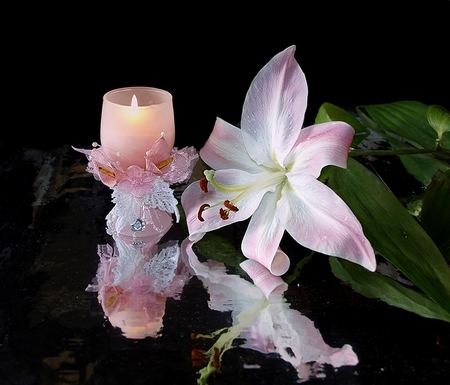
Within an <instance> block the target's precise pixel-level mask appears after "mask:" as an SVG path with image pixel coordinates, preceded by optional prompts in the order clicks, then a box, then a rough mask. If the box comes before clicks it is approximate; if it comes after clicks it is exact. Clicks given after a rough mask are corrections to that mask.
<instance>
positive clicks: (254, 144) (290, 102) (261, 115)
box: [241, 46, 308, 168]
mask: <svg viewBox="0 0 450 385" xmlns="http://www.w3.org/2000/svg"><path fill="white" fill-rule="evenodd" d="M294 53H295V46H291V47H288V48H287V49H285V50H284V51H282V52H280V53H279V54H277V55H275V56H274V57H273V58H272V60H270V61H269V63H267V64H266V65H265V66H264V67H263V68H262V69H261V71H259V73H258V74H257V75H256V77H255V78H254V79H253V81H252V83H251V85H250V88H249V90H248V92H247V95H246V98H245V101H244V106H243V109H242V119H241V128H242V131H243V133H244V135H243V139H244V142H245V148H246V149H247V151H248V153H249V154H250V157H251V158H252V159H254V160H255V162H257V163H258V164H260V165H264V166H267V167H272V168H273V167H274V161H275V166H276V165H281V164H283V161H284V158H285V157H286V155H287V154H288V153H289V151H290V150H291V148H292V146H293V145H294V143H295V142H296V140H297V137H298V134H299V131H300V130H301V127H302V125H303V120H304V115H305V110H306V104H307V95H308V88H307V83H306V79H305V75H304V73H303V71H302V70H301V69H300V66H299V65H298V63H297V62H296V61H295V58H294Z"/></svg>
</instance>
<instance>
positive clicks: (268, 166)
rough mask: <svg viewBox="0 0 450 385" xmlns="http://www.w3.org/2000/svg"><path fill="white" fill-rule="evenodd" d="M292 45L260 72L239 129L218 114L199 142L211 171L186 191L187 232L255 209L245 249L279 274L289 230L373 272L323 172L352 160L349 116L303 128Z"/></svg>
mask: <svg viewBox="0 0 450 385" xmlns="http://www.w3.org/2000/svg"><path fill="white" fill-rule="evenodd" d="M294 52H295V46H291V47H289V48H287V49H286V50H284V51H282V52H280V53H279V54H277V55H276V56H275V57H274V58H273V59H272V60H270V62H269V63H268V64H267V65H266V66H265V67H264V68H263V69H262V70H261V71H260V72H259V73H258V74H257V76H256V77H255V79H254V80H253V82H252V83H251V85H250V88H249V90H248V93H247V95H246V98H245V101H244V105H243V111H242V119H241V124H240V128H238V127H235V126H233V125H231V124H229V123H227V122H225V121H223V120H222V119H220V118H218V119H217V120H216V124H215V126H214V129H213V131H212V133H211V135H210V137H209V139H208V140H207V142H206V143H205V145H204V147H203V148H202V149H201V150H200V157H201V158H202V159H203V160H204V161H205V163H206V164H207V165H209V167H212V168H213V170H207V171H205V173H204V174H205V177H204V178H203V179H201V180H200V182H199V183H193V184H191V185H189V186H188V188H187V189H186V190H185V191H184V193H183V195H182V199H181V202H182V205H183V208H184V210H185V213H186V220H187V225H188V229H189V239H190V241H191V242H196V241H198V240H200V239H201V238H202V237H203V235H204V234H205V233H206V232H209V231H213V230H216V229H219V228H221V227H223V226H227V225H230V224H232V223H235V222H238V221H243V220H246V219H248V218H250V217H251V219H250V221H249V224H248V228H247V230H246V232H245V235H244V238H243V241H242V245H241V248H242V252H243V254H244V255H245V256H246V257H247V258H249V259H251V260H254V261H256V262H258V263H259V264H261V265H263V266H264V267H265V268H266V269H268V270H269V271H270V272H271V273H272V274H274V275H277V276H279V275H282V274H284V273H285V272H286V271H287V269H288V267H289V258H288V256H287V255H286V254H285V253H284V252H283V251H282V250H281V249H280V248H279V245H280V241H281V239H282V236H283V234H284V232H285V231H287V232H288V233H289V234H290V235H291V236H292V237H293V238H294V239H295V240H296V241H297V242H298V243H299V244H301V245H303V246H305V247H307V248H309V249H311V250H314V251H317V252H320V253H323V254H327V255H331V256H336V257H341V258H344V259H348V260H350V261H352V262H355V263H358V264H360V265H362V266H364V267H366V268H367V269H369V270H371V271H374V270H375V267H376V263H375V255H374V251H373V249H372V247H371V245H370V243H369V241H368V240H367V239H366V237H365V236H364V234H363V231H362V227H361V225H360V223H359V221H358V220H357V218H356V217H355V215H354V214H353V213H352V211H351V210H350V208H349V207H348V206H347V205H346V204H345V203H344V201H343V200H342V199H341V198H340V197H339V196H338V195H337V194H336V193H335V192H334V191H333V190H331V189H330V188H329V187H328V186H326V185H325V184H324V183H322V182H320V181H318V180H317V178H318V177H319V175H320V172H321V170H322V168H323V167H324V166H327V165H334V166H338V167H343V168H345V167H346V166H347V157H348V151H349V147H350V144H351V142H352V139H353V136H354V130H353V128H352V127H351V126H350V125H348V124H346V123H344V122H327V123H323V124H318V125H313V126H310V127H305V128H302V125H303V120H304V114H305V110H306V105H307V94H308V90H307V83H306V79H305V76H304V74H303V72H302V70H301V69H300V66H299V65H298V63H297V62H296V61H295V59H294ZM252 266H253V265H251V266H250V267H252ZM247 267H248V266H247ZM256 270H258V269H256ZM247 272H248V273H249V275H250V276H252V274H251V273H252V272H249V271H247Z"/></svg>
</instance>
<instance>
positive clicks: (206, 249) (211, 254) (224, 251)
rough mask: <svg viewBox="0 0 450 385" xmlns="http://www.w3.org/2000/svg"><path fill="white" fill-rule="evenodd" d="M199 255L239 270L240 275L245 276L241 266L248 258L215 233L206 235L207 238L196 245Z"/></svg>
mask: <svg viewBox="0 0 450 385" xmlns="http://www.w3.org/2000/svg"><path fill="white" fill-rule="evenodd" d="M195 248H196V251H197V253H198V254H200V255H202V256H203V257H205V258H208V259H212V260H214V261H217V262H222V263H224V264H225V265H228V266H233V267H235V268H237V269H238V270H239V272H238V273H239V275H245V273H244V272H243V270H242V269H241V268H240V267H239V264H240V263H241V262H243V261H244V260H245V259H246V258H245V257H244V255H243V254H242V253H241V252H240V251H238V250H236V249H235V248H234V247H233V245H231V244H230V242H229V241H228V240H227V239H226V238H225V237H223V236H221V235H218V234H215V233H206V234H205V236H204V237H203V238H202V239H201V240H200V241H198V242H197V243H196V244H195Z"/></svg>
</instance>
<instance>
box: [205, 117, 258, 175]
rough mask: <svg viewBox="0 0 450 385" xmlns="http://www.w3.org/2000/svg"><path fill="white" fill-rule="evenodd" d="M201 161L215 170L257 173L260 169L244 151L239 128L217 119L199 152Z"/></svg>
mask: <svg viewBox="0 0 450 385" xmlns="http://www.w3.org/2000/svg"><path fill="white" fill-rule="evenodd" d="M200 157H201V158H202V159H203V161H204V162H205V163H206V164H208V165H209V166H210V167H212V168H214V169H215V170H220V169H230V168H237V169H241V170H245V171H248V172H253V173H258V172H260V171H261V170H260V168H259V167H258V165H257V164H256V163H255V162H254V161H253V160H252V159H251V158H250V156H249V155H248V153H247V150H246V149H245V146H244V142H243V139H242V131H241V129H240V128H238V127H235V126H233V125H232V124H230V123H227V122H225V121H224V120H222V119H220V118H217V120H216V123H215V125H214V128H213V131H212V133H211V135H210V136H209V139H208V140H207V141H206V143H205V145H204V146H203V148H202V149H201V150H200Z"/></svg>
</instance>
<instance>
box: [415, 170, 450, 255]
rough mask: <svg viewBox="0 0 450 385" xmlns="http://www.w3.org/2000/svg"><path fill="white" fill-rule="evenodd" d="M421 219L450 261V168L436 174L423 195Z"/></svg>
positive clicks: (426, 229)
mask: <svg viewBox="0 0 450 385" xmlns="http://www.w3.org/2000/svg"><path fill="white" fill-rule="evenodd" d="M420 221H421V225H422V227H423V228H424V229H425V231H426V232H427V233H428V235H429V236H430V237H431V239H433V240H434V242H435V243H436V245H437V246H438V247H439V249H440V250H441V251H442V253H443V254H444V256H445V257H446V258H447V261H448V262H450V231H449V229H450V170H447V171H446V172H442V171H439V170H438V172H437V173H436V174H435V175H434V177H433V180H432V181H431V183H430V185H429V186H428V188H427V191H426V192H425V195H424V197H423V205H422V211H421V213H420Z"/></svg>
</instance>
